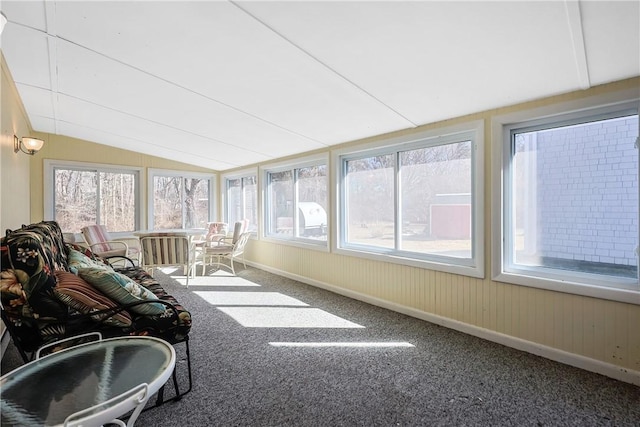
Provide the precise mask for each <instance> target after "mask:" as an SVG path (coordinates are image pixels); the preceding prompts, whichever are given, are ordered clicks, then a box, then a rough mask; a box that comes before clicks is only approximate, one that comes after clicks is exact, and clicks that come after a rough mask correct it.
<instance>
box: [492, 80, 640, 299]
mask: <svg viewBox="0 0 640 427" xmlns="http://www.w3.org/2000/svg"><path fill="white" fill-rule="evenodd" d="M629 111H633V112H635V114H638V113H639V112H640V102H639V100H638V94H637V91H636V92H635V93H634V91H622V92H619V93H613V94H608V95H605V96H596V97H589V98H585V99H580V100H576V101H570V102H566V103H561V104H556V105H552V106H544V107H539V108H535V109H530V110H523V111H518V112H515V113H511V114H506V115H502V116H497V117H494V119H493V120H492V135H493V142H492V164H493V165H494V166H493V176H492V189H493V198H492V244H491V251H492V255H491V259H492V265H491V275H492V279H493V280H495V281H499V282H504V283H511V284H515V285H521V286H528V287H534V288H539V289H546V290H552V291H559V292H564V293H569V294H575V295H582V296H588V297H595V298H602V299H608V300H613V301H620V302H626V303H632V304H640V281H638V279H635V280H634V279H624V278H614V277H613V276H604V275H598V274H592V273H586V272H577V271H575V272H574V271H568V272H567V273H563V272H562V271H561V270H558V269H551V268H543V267H528V266H520V267H514V265H513V263H512V264H509V261H510V257H509V255H508V253H507V252H508V251H509V250H510V248H512V243H511V242H510V241H509V240H508V239H507V235H508V231H509V230H508V228H507V227H509V226H510V224H511V221H512V219H511V215H509V214H508V213H509V206H510V203H511V201H512V199H510V198H508V195H509V194H510V193H509V189H510V185H511V183H510V173H509V172H510V170H511V169H510V168H511V165H510V162H511V132H512V130H515V129H519V130H522V129H536V128H540V127H543V128H549V127H550V126H552V127H561V126H563V125H564V124H567V123H573V122H575V121H580V120H585V119H588V118H596V119H597V120H600V119H602V120H605V119H608V118H612V117H616V116H618V115H619V114H620V113H623V112H629ZM637 144H638V143H637V142H636V145H637ZM636 149H637V147H636ZM638 216H639V217H640V209H639V212H638ZM637 241H638V244H640V232H639V235H638V240H637ZM540 270H543V271H540ZM639 271H640V270H639Z"/></svg>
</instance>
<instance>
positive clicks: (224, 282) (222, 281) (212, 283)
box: [171, 275, 260, 289]
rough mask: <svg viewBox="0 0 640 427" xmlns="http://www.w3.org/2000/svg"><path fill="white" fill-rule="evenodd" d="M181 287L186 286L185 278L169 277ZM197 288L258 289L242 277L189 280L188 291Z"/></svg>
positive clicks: (213, 277) (199, 277)
mask: <svg viewBox="0 0 640 427" xmlns="http://www.w3.org/2000/svg"><path fill="white" fill-rule="evenodd" d="M171 278H172V279H174V280H176V281H177V282H178V283H180V284H181V285H184V286H186V284H187V278H186V277H185V276H176V275H171ZM199 286H207V287H223V286H224V287H231V286H233V287H260V285H258V284H257V283H253V282H250V281H249V280H246V279H243V278H242V277H235V276H196V277H195V278H194V277H190V278H189V289H191V288H192V287H193V288H196V287H199Z"/></svg>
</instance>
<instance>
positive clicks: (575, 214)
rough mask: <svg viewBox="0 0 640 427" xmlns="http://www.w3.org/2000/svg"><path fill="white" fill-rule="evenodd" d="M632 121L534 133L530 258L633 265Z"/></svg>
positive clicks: (635, 169)
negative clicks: (534, 250) (534, 252)
mask: <svg viewBox="0 0 640 427" xmlns="http://www.w3.org/2000/svg"><path fill="white" fill-rule="evenodd" d="M637 135H638V117H637V116H635V117H632V118H622V119H615V120H609V121H606V122H598V123H594V124H588V125H580V126H574V127H565V128H561V129H557V130H552V131H542V132H538V133H537V159H536V161H537V165H536V168H537V171H536V177H537V183H538V186H537V196H536V204H537V209H538V211H537V224H538V230H537V231H538V237H537V242H538V255H539V256H543V257H552V258H561V259H570V260H577V261H589V262H598V263H613V264H617V265H633V266H635V265H637V257H636V255H635V248H636V245H638V151H637V149H635V148H634V143H635V139H636V137H637Z"/></svg>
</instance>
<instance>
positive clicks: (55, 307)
mask: <svg viewBox="0 0 640 427" xmlns="http://www.w3.org/2000/svg"><path fill="white" fill-rule="evenodd" d="M49 229H55V227H53V226H50V225H47V224H44V225H42V226H40V224H35V225H34V226H29V227H23V228H22V229H20V230H16V231H13V232H8V233H7V236H6V237H4V238H3V239H2V241H1V242H0V246H1V247H2V269H3V270H6V269H10V270H12V271H13V274H14V275H15V277H16V278H17V279H18V281H19V282H20V285H21V286H22V290H23V291H24V297H25V299H26V301H27V303H28V305H29V306H30V308H31V309H33V311H34V312H36V313H38V315H39V316H40V317H43V318H54V319H62V318H64V317H66V316H67V315H68V312H69V310H68V308H67V306H66V305H65V304H63V303H62V302H61V301H60V300H58V299H57V298H56V296H55V295H54V294H53V288H54V287H55V285H56V278H55V275H54V274H53V272H54V271H55V270H57V269H63V270H64V269H66V251H64V252H65V253H64V255H61V254H60V252H59V247H58V244H57V243H55V242H54V240H55V238H54V237H50V236H46V233H47V230H49ZM57 230H59V228H57ZM54 235H55V233H54ZM60 239H62V233H60ZM63 247H64V244H63Z"/></svg>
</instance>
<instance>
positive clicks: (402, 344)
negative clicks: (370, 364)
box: [269, 342, 415, 348]
mask: <svg viewBox="0 0 640 427" xmlns="http://www.w3.org/2000/svg"><path fill="white" fill-rule="evenodd" d="M269 345H272V346H274V347H362V348H372V347H373V348H378V347H384V348H388V347H415V345H413V344H411V343H408V342H270V343H269Z"/></svg>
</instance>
